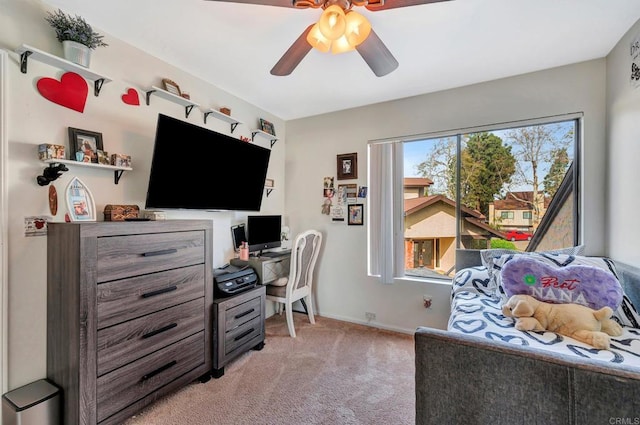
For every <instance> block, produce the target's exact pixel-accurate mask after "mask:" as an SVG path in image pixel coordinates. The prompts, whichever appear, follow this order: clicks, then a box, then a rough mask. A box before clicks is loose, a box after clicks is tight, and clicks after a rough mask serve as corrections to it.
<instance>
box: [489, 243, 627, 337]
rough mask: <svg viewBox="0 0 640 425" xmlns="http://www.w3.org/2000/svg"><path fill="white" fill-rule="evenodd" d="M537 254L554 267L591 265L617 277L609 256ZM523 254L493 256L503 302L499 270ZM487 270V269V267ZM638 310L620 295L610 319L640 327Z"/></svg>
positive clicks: (625, 297)
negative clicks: (617, 304)
mask: <svg viewBox="0 0 640 425" xmlns="http://www.w3.org/2000/svg"><path fill="white" fill-rule="evenodd" d="M527 254H536V253H527ZM537 254H538V255H536V256H533V257H532V258H535V259H537V260H538V261H541V262H543V263H545V264H547V265H552V266H556V267H566V266H569V265H578V264H581V265H589V266H593V267H598V268H600V269H602V270H605V271H609V272H610V273H612V274H613V276H614V277H615V278H616V279H619V278H618V272H617V271H616V268H615V263H614V262H613V260H611V259H610V258H606V257H582V256H577V255H566V254H551V253H549V252H547V253H537ZM522 255H524V254H523V253H518V254H507V255H502V256H500V257H498V258H494V259H493V261H492V263H493V277H494V278H496V281H497V285H498V296H499V297H500V298H501V300H502V302H503V303H506V302H507V300H508V299H509V297H508V296H507V294H506V292H505V289H504V286H503V283H502V276H501V271H502V268H503V267H504V265H505V264H506V263H507V262H509V261H511V260H513V259H514V258H516V257H519V256H522ZM487 270H488V269H487ZM637 311H638V310H637V309H636V308H635V307H634V305H633V303H632V302H631V300H630V299H629V297H627V296H626V295H624V292H623V297H622V302H621V303H620V306H619V307H618V308H617V309H616V310H614V311H613V317H612V319H614V320H616V321H617V322H618V323H619V324H621V325H622V326H629V327H632V328H640V314H638V312H637Z"/></svg>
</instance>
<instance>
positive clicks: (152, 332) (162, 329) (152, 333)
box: [142, 323, 178, 339]
mask: <svg viewBox="0 0 640 425" xmlns="http://www.w3.org/2000/svg"><path fill="white" fill-rule="evenodd" d="M177 326H178V324H177V323H171V324H169V325H167V326H163V327H162V328H160V329H156V330H155V331H151V332H148V333H146V334H144V335H142V338H143V339H144V338H151V337H152V336H154V335H158V334H161V333H162V332H166V331H168V330H169V329H173V328H175V327H177Z"/></svg>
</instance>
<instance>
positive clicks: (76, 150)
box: [69, 127, 103, 164]
mask: <svg viewBox="0 0 640 425" xmlns="http://www.w3.org/2000/svg"><path fill="white" fill-rule="evenodd" d="M69 146H70V148H71V149H69V150H70V151H71V158H70V159H72V160H75V161H80V162H93V163H94V164H97V163H98V151H99V150H103V147H102V133H96V132H95V131H89V130H81V129H79V128H73V127H69Z"/></svg>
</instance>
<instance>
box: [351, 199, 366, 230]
mask: <svg viewBox="0 0 640 425" xmlns="http://www.w3.org/2000/svg"><path fill="white" fill-rule="evenodd" d="M347 208H348V213H347V224H348V225H349V226H362V225H364V204H349V205H347Z"/></svg>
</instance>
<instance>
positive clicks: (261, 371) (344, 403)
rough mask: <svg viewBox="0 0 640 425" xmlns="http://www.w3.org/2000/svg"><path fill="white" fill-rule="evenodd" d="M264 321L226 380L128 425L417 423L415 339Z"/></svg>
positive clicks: (325, 322) (183, 393)
mask: <svg viewBox="0 0 640 425" xmlns="http://www.w3.org/2000/svg"><path fill="white" fill-rule="evenodd" d="M294 316H295V324H296V332H297V335H298V336H297V338H291V337H289V333H288V331H287V324H286V320H285V316H284V315H282V316H279V315H275V316H272V317H270V318H269V319H267V321H266V340H265V347H264V349H262V351H250V352H248V353H246V354H244V355H242V356H240V357H239V358H237V359H236V360H234V361H233V362H231V363H230V364H228V365H227V366H226V368H225V374H224V376H223V377H221V378H220V379H211V380H210V381H209V382H206V383H204V384H201V383H193V384H191V385H188V386H187V387H185V388H183V389H181V390H179V391H177V392H175V393H173V394H172V395H170V396H169V397H166V398H165V399H162V400H159V401H158V402H156V403H155V404H153V405H151V406H149V407H148V408H147V409H146V410H144V411H142V412H141V413H140V414H138V415H136V416H135V417H133V418H131V419H130V420H129V421H127V422H126V425H142V424H145V425H147V424H154V425H169V424H171V425H174V424H175V425H185V424H189V425H201V424H202V425H204V424H206V425H213V424H215V425H226V424H229V425H245V424H246V425H249V424H251V425H256V424H296V425H298V424H300V425H302V424H305V425H306V424H326V425H329V424H331V425H333V424H362V425H375V424H385V425H387V424H389V425H402V424H407V425H408V424H414V423H415V391H414V388H415V385H414V368H415V366H414V342H413V336H412V335H406V334H399V333H394V332H388V331H383V330H379V329H375V328H371V327H367V326H362V325H355V324H351V323H347V322H342V321H338V320H332V319H327V318H323V317H316V324H315V325H311V324H309V322H308V319H307V317H306V315H304V314H301V313H294Z"/></svg>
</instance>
